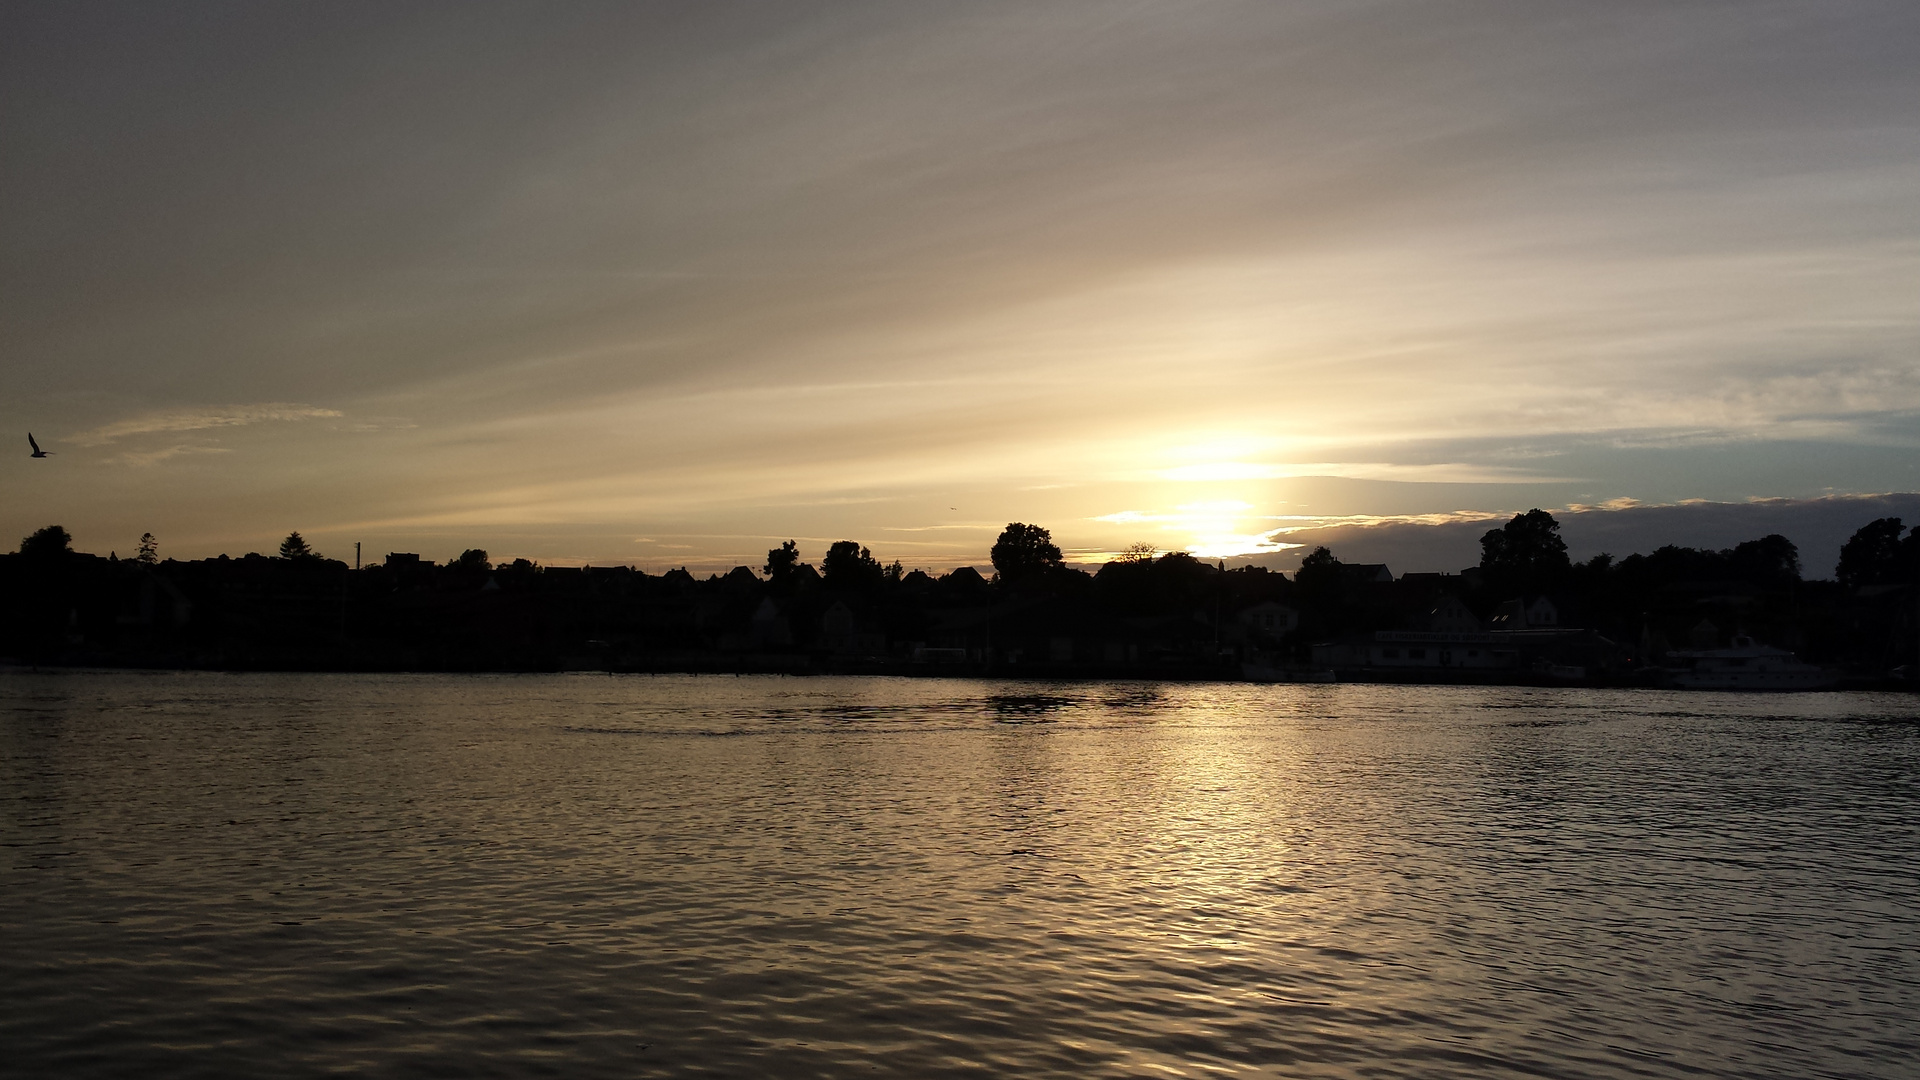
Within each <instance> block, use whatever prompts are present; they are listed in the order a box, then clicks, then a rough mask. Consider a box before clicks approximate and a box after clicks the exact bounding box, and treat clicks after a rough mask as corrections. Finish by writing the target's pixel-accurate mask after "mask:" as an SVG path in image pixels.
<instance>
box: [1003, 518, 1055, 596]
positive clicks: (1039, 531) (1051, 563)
mask: <svg viewBox="0 0 1920 1080" xmlns="http://www.w3.org/2000/svg"><path fill="white" fill-rule="evenodd" d="M991 558H992V559H993V569H994V572H995V573H996V574H997V575H998V576H999V577H1000V578H1001V579H1002V580H1005V581H1019V580H1021V579H1024V578H1030V577H1034V576H1037V575H1040V574H1044V573H1046V572H1047V571H1049V570H1055V569H1058V568H1059V567H1060V566H1061V565H1062V564H1063V560H1062V558H1061V555H1060V549H1059V548H1058V547H1057V546H1055V545H1054V542H1053V534H1052V533H1050V532H1048V531H1047V530H1045V529H1043V528H1041V527H1040V526H1038V525H1025V524H1022V523H1020V522H1018V521H1015V522H1010V523H1008V525H1007V527H1006V528H1004V529H1002V530H1000V537H999V539H997V540H995V541H994V542H993V551H992V552H991Z"/></svg>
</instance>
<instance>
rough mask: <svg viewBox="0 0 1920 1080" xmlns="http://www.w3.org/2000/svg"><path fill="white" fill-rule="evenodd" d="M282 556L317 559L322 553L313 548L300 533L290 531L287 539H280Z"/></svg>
mask: <svg viewBox="0 0 1920 1080" xmlns="http://www.w3.org/2000/svg"><path fill="white" fill-rule="evenodd" d="M280 557H281V558H283V559H317V558H319V557H320V553H319V552H317V551H315V550H313V548H312V547H311V546H310V545H308V543H307V541H306V539H305V538H304V537H302V536H301V535H300V534H299V533H297V532H290V533H288V534H287V538H286V539H285V540H282V541H280Z"/></svg>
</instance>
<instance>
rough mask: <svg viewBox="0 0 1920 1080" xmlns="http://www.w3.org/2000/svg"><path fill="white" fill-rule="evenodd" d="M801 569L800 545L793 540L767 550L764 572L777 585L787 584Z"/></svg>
mask: <svg viewBox="0 0 1920 1080" xmlns="http://www.w3.org/2000/svg"><path fill="white" fill-rule="evenodd" d="M799 570H800V545H799V544H796V543H794V542H793V541H791V540H788V541H786V542H785V543H783V544H781V545H780V546H779V547H777V548H774V549H772V550H771V551H769V552H767V565H766V566H765V567H764V572H765V573H766V575H767V577H768V578H769V579H770V580H771V581H772V582H773V583H774V584H775V585H785V584H787V583H789V582H791V581H792V580H793V575H794V574H795V573H797V572H798V571H799Z"/></svg>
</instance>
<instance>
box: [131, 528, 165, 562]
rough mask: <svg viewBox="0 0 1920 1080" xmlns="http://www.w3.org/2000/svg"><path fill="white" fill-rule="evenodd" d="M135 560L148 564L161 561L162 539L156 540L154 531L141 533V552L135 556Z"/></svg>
mask: <svg viewBox="0 0 1920 1080" xmlns="http://www.w3.org/2000/svg"><path fill="white" fill-rule="evenodd" d="M134 561H136V562H141V563H145V564H146V565H148V566H152V565H153V564H155V563H157V562H159V561H160V541H158V540H155V539H154V538H153V534H152V533H150V532H145V533H141V534H140V553H139V554H138V555H135V556H134Z"/></svg>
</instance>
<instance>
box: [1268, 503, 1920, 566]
mask: <svg viewBox="0 0 1920 1080" xmlns="http://www.w3.org/2000/svg"><path fill="white" fill-rule="evenodd" d="M1611 502H1612V505H1599V506H1587V505H1580V504H1575V505H1573V506H1568V507H1563V508H1557V509H1553V510H1552V511H1551V512H1552V513H1553V514H1554V516H1555V517H1556V518H1558V519H1559V521H1560V534H1561V536H1562V537H1564V538H1565V539H1566V541H1567V548H1568V552H1569V554H1570V555H1572V557H1573V558H1575V559H1577V560H1584V559H1588V558H1591V557H1592V556H1594V555H1597V554H1600V553H1601V552H1607V553H1610V554H1612V555H1614V556H1615V557H1617V558H1618V557H1625V556H1627V555H1631V554H1635V553H1645V552H1650V551H1652V550H1654V549H1655V548H1658V547H1661V546H1664V545H1667V544H1676V545H1679V546H1681V547H1698V548H1711V549H1714V550H1719V549H1722V548H1728V547H1732V546H1733V545H1735V544H1738V543H1740V542H1742V541H1745V540H1753V539H1757V538H1759V537H1761V536H1765V535H1767V534H1769V533H1779V534H1781V535H1783V536H1785V537H1786V538H1787V539H1789V540H1792V541H1793V542H1794V543H1795V544H1796V545H1797V546H1798V547H1799V550H1800V562H1801V566H1802V567H1803V568H1804V573H1805V574H1806V576H1808V577H1811V578H1818V577H1827V576H1829V575H1831V574H1832V573H1833V566H1834V563H1835V561H1836V560H1837V559H1838V558H1839V555H1840V545H1841V544H1843V543H1845V542H1846V539H1847V538H1848V537H1849V536H1851V535H1853V532H1854V530H1856V529H1858V528H1860V526H1862V525H1865V524H1866V523H1867V522H1869V521H1872V520H1874V519H1876V518H1881V517H1903V518H1906V519H1908V520H1915V519H1916V518H1920V494H1912V493H1891V494H1871V495H1834V496H1827V497H1822V498H1816V499H1751V500H1747V501H1744V502H1712V501H1708V500H1704V499H1688V500H1684V501H1678V502H1672V503H1661V504H1639V503H1635V502H1634V501H1633V500H1630V499H1618V500H1612V501H1611ZM1518 512H1520V511H1519V510H1514V511H1512V512H1503V513H1499V514H1493V513H1482V512H1477V511H1463V512H1460V513H1457V514H1432V515H1412V516H1407V517H1390V516H1382V517H1375V518H1366V517H1347V518H1325V519H1320V520H1319V521H1318V522H1317V523H1306V524H1303V525H1300V526H1289V527H1288V528H1286V529H1282V530H1278V531H1276V532H1275V533H1274V534H1273V535H1274V536H1275V537H1279V536H1285V537H1286V538H1287V539H1288V540H1290V541H1294V542H1296V543H1300V544H1303V545H1306V546H1321V545H1324V546H1326V547H1329V548H1331V549H1333V553H1334V555H1335V556H1337V557H1338V558H1340V559H1341V560H1342V561H1345V562H1384V563H1387V564H1388V565H1389V566H1391V567H1392V568H1393V571H1394V572H1395V573H1396V574H1398V573H1405V572H1407V571H1410V570H1422V571H1433V570H1442V571H1454V570H1458V569H1460V568H1461V567H1465V566H1472V565H1475V564H1477V563H1478V562H1479V561H1480V537H1481V535H1482V534H1483V533H1485V532H1486V531H1487V529H1488V528H1489V527H1490V526H1491V525H1492V524H1494V523H1497V522H1499V521H1502V520H1505V519H1506V518H1508V517H1510V516H1511V515H1512V513H1518ZM1287 568H1289V569H1291V567H1290V566H1289V567H1287Z"/></svg>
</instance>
